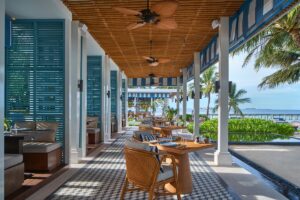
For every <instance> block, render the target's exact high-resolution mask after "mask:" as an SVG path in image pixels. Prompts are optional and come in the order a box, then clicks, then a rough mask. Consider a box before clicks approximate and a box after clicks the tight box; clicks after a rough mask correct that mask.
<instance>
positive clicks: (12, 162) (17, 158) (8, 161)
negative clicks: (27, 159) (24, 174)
mask: <svg viewBox="0 0 300 200" xmlns="http://www.w3.org/2000/svg"><path fill="white" fill-rule="evenodd" d="M22 162H23V155H22V154H5V155H4V169H8V168H11V167H13V166H16V165H18V164H20V163H22Z"/></svg>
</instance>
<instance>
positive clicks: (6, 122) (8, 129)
mask: <svg viewBox="0 0 300 200" xmlns="http://www.w3.org/2000/svg"><path fill="white" fill-rule="evenodd" d="M10 126H11V121H10V120H8V119H6V118H4V131H10Z"/></svg>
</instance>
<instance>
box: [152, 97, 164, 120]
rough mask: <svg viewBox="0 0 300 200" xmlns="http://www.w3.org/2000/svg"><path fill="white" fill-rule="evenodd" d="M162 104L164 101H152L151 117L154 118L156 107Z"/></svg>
mask: <svg viewBox="0 0 300 200" xmlns="http://www.w3.org/2000/svg"><path fill="white" fill-rule="evenodd" d="M163 103H164V101H163V100H162V99H155V100H154V101H152V103H151V105H150V107H151V110H152V115H153V116H155V113H156V109H157V107H159V106H161V105H163Z"/></svg>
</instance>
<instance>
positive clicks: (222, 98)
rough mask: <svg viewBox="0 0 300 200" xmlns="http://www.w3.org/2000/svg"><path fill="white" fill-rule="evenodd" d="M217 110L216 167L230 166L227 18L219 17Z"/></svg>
mask: <svg viewBox="0 0 300 200" xmlns="http://www.w3.org/2000/svg"><path fill="white" fill-rule="evenodd" d="M219 41H220V42H219V76H220V90H219V109H218V121H219V123H218V150H217V151H216V152H215V164H216V165H232V159H231V155H230V153H229V152H228V95H229V88H228V79H229V61H228V60H229V18H228V17H221V19H220V26H219Z"/></svg>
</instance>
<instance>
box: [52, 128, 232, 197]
mask: <svg viewBox="0 0 300 200" xmlns="http://www.w3.org/2000/svg"><path fill="white" fill-rule="evenodd" d="M130 136H131V134H130V131H129V132H128V133H127V134H125V135H122V136H121V137H120V138H119V139H118V140H116V141H115V142H114V143H113V144H112V145H111V146H110V147H108V148H107V149H104V150H103V151H102V153H100V154H99V155H98V157H97V158H95V159H94V160H92V161H90V162H89V163H88V164H86V166H85V167H84V168H83V169H81V170H80V171H79V172H78V173H77V174H75V175H74V176H73V177H72V178H71V179H70V180H68V181H67V182H66V183H65V184H64V185H63V186H62V187H60V188H59V189H58V190H57V191H56V192H55V193H54V194H52V195H51V196H50V197H49V198H48V200H50V199H51V200H57V199H59V200H61V199H65V200H71V199H72V200H77V199H78V200H92V199H101V200H113V199H119V198H120V193H121V189H122V185H123V181H124V177H125V160H124V159H123V154H122V150H123V144H124V140H125V139H126V138H128V137H130ZM190 164H191V172H192V179H193V193H192V194H190V195H184V196H182V198H183V199H207V200H223V199H224V200H227V199H235V198H234V195H232V193H230V192H229V191H228V190H227V189H226V186H225V185H224V183H222V181H220V179H219V177H218V176H217V175H216V174H215V173H214V172H213V171H212V170H211V169H210V167H209V166H208V165H207V164H206V163H205V162H204V161H203V160H202V159H201V158H200V157H199V156H197V155H196V154H195V153H191V154H190ZM147 197H148V196H147V194H146V193H144V192H139V191H133V192H128V193H127V194H126V199H130V200H138V199H147ZM158 199H167V200H168V199H176V196H174V197H172V196H165V197H163V196H161V197H159V198H158Z"/></svg>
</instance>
